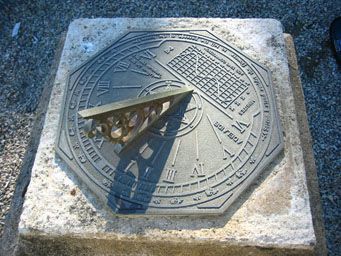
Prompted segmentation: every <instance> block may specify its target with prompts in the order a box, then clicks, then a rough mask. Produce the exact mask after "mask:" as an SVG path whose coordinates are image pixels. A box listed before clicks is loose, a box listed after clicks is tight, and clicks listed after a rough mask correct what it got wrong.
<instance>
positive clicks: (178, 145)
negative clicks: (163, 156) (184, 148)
mask: <svg viewBox="0 0 341 256" xmlns="http://www.w3.org/2000/svg"><path fill="white" fill-rule="evenodd" d="M180 143H181V140H180V139H179V140H178V144H177V145H176V149H175V153H174V157H173V161H172V166H174V165H175V161H176V157H177V156H178V152H179V147H180Z"/></svg>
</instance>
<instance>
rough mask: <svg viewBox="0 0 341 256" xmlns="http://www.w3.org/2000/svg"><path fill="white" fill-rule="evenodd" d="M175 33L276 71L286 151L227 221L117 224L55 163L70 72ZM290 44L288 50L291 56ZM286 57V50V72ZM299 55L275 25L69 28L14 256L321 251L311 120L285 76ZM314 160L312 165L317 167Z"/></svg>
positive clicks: (125, 22) (87, 24)
mask: <svg viewBox="0 0 341 256" xmlns="http://www.w3.org/2000/svg"><path fill="white" fill-rule="evenodd" d="M173 28H174V29H175V28H176V29H182V28H183V29H207V30H209V31H213V32H214V34H216V35H217V36H219V37H220V38H222V39H223V40H225V41H227V42H228V43H231V44H233V45H235V46H236V47H237V48H239V49H241V50H242V51H244V52H245V53H246V54H248V55H250V56H251V57H252V58H253V59H255V60H257V61H259V62H260V63H262V64H264V65H265V66H267V67H268V68H269V69H270V70H271V72H272V79H273V85H274V91H275V96H276V101H277V106H278V109H279V114H280V117H281V123H282V126H283V130H284V141H285V149H284V152H283V153H282V154H281V155H280V156H279V157H278V158H277V159H276V160H275V161H274V162H273V163H272V164H271V165H270V167H269V168H267V169H266V170H265V171H264V172H263V173H262V174H261V176H260V177H259V178H258V180H257V182H255V184H254V185H253V186H251V187H250V188H249V189H248V190H247V192H245V193H244V194H243V195H242V197H241V198H240V199H238V200H237V202H235V203H234V204H233V205H232V206H231V207H230V208H229V209H228V210H227V211H226V212H225V213H224V214H222V215H219V216H213V217H212V216H210V217H202V216H201V217H196V216H194V217H189V216H184V217H171V216H165V217H153V216H147V217H136V218H128V217H124V216H115V215H113V214H112V212H111V210H110V209H108V208H107V207H106V206H105V205H104V204H102V203H101V202H100V201H98V200H97V198H96V197H95V196H94V195H93V193H92V192H91V191H89V190H88V189H87V187H86V186H85V185H84V184H82V183H81V182H80V181H79V180H78V178H77V177H76V176H75V175H74V173H73V172H72V171H71V170H70V169H68V167H67V166H66V164H65V163H63V162H62V161H61V160H60V159H59V158H58V156H56V154H55V149H54V143H55V139H56V134H57V126H58V118H59V113H60V108H61V107H63V106H62V105H61V103H62V96H63V93H64V89H65V86H66V77H67V74H68V72H69V71H70V70H71V69H73V68H75V67H77V66H78V65H80V64H81V63H82V62H84V61H85V60H87V59H88V58H89V57H90V56H92V55H94V54H95V53H96V52H97V51H99V50H101V49H102V48H103V47H105V46H107V45H109V44H110V43H112V42H113V41H114V40H115V39H117V38H118V37H120V36H122V35H123V34H125V33H126V31H127V30H128V29H136V30H146V29H153V30H160V29H173ZM285 38H286V39H285ZM286 43H287V45H289V46H290V47H286ZM287 49H289V50H290V51H289V56H291V57H290V58H289V64H290V65H288V57H287V56H288V54H287ZM293 51H294V50H293V44H292V41H291V40H290V37H288V36H286V35H283V31H282V27H281V24H280V23H279V22H278V21H276V20H271V19H249V20H239V19H79V20H76V21H74V22H72V24H71V25H70V27H69V30H68V34H67V37H66V40H65V45H64V50H63V53H62V56H61V60H60V65H59V68H58V72H57V76H56V80H55V84H54V88H53V90H52V96H51V100H50V104H49V107H48V112H47V116H46V120H45V126H44V129H43V132H42V136H41V141H40V145H39V148H38V152H37V155H36V159H35V163H34V166H33V170H32V177H31V182H30V185H29V187H28V190H27V193H26V199H25V203H24V207H23V213H22V215H21V220H20V224H19V248H18V253H19V254H20V255H249V253H250V255H313V254H315V253H316V251H318V249H317V247H319V243H320V242H319V239H320V235H321V234H320V231H319V230H320V229H319V226H318V223H319V220H320V218H321V216H318V214H317V215H316V214H315V213H316V212H317V211H316V210H314V207H315V205H314V204H315V203H314V202H315V201H313V203H312V200H313V199H314V198H313V197H314V196H310V197H309V194H310V195H314V193H313V192H314V191H315V189H317V187H316V184H313V185H310V184H311V183H312V182H310V179H311V177H312V176H311V174H307V171H308V167H309V168H311V166H307V163H306V162H305V159H309V157H311V155H309V156H308V157H306V155H307V154H311V151H310V149H309V147H310V146H311V145H310V144H307V141H308V140H307V139H306V137H302V132H303V133H304V132H307V131H306V130H303V131H302V129H301V127H306V119H305V115H304V113H305V110H304V104H302V103H303V102H302V101H303V97H302V94H301V91H300V90H301V88H300V84H299V79H298V78H297V72H296V73H295V72H294V74H290V72H289V66H290V67H296V69H295V68H294V69H293V70H294V71H295V70H297V65H296V61H295V58H294V52H293ZM290 75H291V77H290ZM293 82H294V83H295V84H293ZM297 103H300V104H297ZM302 113H303V117H302ZM304 136H307V135H306V134H305V135H304ZM308 137H309V135H308ZM302 141H304V142H302ZM308 142H309V141H308ZM307 150H308V151H307ZM307 152H308V153H307ZM309 160H310V161H313V158H310V159H309ZM309 171H311V172H314V171H315V170H309ZM307 177H308V178H307ZM311 191H313V192H311ZM315 192H316V191H315ZM312 206H313V207H312ZM313 220H314V222H313ZM315 222H316V223H317V224H315ZM313 223H314V224H315V225H313ZM314 228H315V229H314ZM316 245H318V246H316ZM320 253H321V252H320Z"/></svg>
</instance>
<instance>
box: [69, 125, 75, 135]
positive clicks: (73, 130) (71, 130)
mask: <svg viewBox="0 0 341 256" xmlns="http://www.w3.org/2000/svg"><path fill="white" fill-rule="evenodd" d="M75 134H76V132H75V128H73V127H70V128H69V135H70V136H75Z"/></svg>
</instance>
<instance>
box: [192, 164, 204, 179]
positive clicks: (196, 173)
mask: <svg viewBox="0 0 341 256" xmlns="http://www.w3.org/2000/svg"><path fill="white" fill-rule="evenodd" d="M191 177H192V178H200V177H205V173H204V163H198V165H197V164H194V167H193V171H192V174H191Z"/></svg>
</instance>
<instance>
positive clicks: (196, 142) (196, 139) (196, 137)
mask: <svg viewBox="0 0 341 256" xmlns="http://www.w3.org/2000/svg"><path fill="white" fill-rule="evenodd" d="M195 144H196V150H197V160H198V161H199V145H198V131H195Z"/></svg>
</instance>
